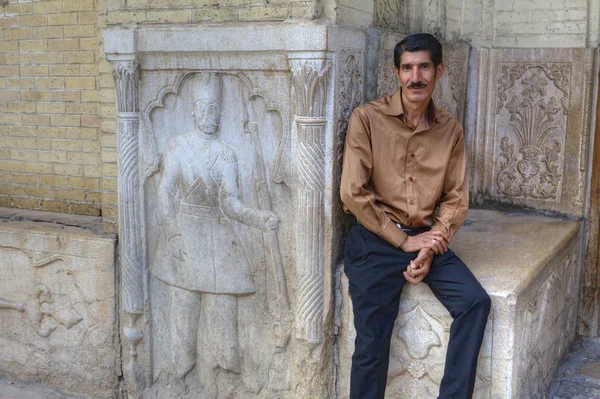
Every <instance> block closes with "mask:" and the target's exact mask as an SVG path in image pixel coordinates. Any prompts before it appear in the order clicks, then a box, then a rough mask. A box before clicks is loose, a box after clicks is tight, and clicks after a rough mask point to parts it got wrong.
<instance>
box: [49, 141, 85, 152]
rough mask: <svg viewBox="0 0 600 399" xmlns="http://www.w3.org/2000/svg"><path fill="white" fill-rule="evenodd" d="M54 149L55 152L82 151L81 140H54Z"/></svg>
mask: <svg viewBox="0 0 600 399" xmlns="http://www.w3.org/2000/svg"><path fill="white" fill-rule="evenodd" d="M52 149H53V150H61V151H81V141H80V140H53V141H52Z"/></svg>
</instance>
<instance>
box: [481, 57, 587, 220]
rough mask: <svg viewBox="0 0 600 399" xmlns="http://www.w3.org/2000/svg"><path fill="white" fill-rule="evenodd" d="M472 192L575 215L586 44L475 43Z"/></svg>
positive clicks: (579, 198) (583, 170)
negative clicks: (476, 79)
mask: <svg viewBox="0 0 600 399" xmlns="http://www.w3.org/2000/svg"><path fill="white" fill-rule="evenodd" d="M479 59H480V61H479V69H478V70H479V82H478V94H477V100H476V106H477V108H478V109H477V124H476V126H477V129H476V131H475V134H474V135H473V136H472V139H471V145H470V147H471V151H472V153H473V157H472V159H473V160H474V163H473V165H472V168H473V171H474V176H473V196H474V199H475V200H477V201H480V202H485V201H500V202H506V203H511V204H518V205H525V206H529V207H533V208H537V209H546V210H550V211H556V212H561V213H566V214H571V215H575V216H583V213H584V202H585V187H586V180H587V156H588V145H589V140H590V134H589V130H590V128H589V126H590V123H589V122H590V112H591V108H592V93H591V90H592V83H593V81H592V76H593V75H592V72H593V68H592V61H593V50H588V49H493V50H481V51H480V55H479Z"/></svg>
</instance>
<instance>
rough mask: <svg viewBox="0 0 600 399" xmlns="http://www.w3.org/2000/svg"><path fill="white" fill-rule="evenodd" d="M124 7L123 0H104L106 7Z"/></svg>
mask: <svg viewBox="0 0 600 399" xmlns="http://www.w3.org/2000/svg"><path fill="white" fill-rule="evenodd" d="M123 7H125V0H106V9H107V10H115V9H117V10H118V9H119V8H123Z"/></svg>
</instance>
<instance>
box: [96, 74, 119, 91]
mask: <svg viewBox="0 0 600 399" xmlns="http://www.w3.org/2000/svg"><path fill="white" fill-rule="evenodd" d="M98 87H102V88H108V89H114V88H115V79H114V78H113V77H112V75H102V76H100V78H99V79H98Z"/></svg>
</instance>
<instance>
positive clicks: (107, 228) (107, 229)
mask: <svg viewBox="0 0 600 399" xmlns="http://www.w3.org/2000/svg"><path fill="white" fill-rule="evenodd" d="M102 212H103V213H102V214H103V215H104V210H102ZM102 229H103V231H104V233H105V234H117V233H118V230H119V226H118V225H117V223H116V221H115V222H110V221H107V220H106V219H102Z"/></svg>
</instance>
